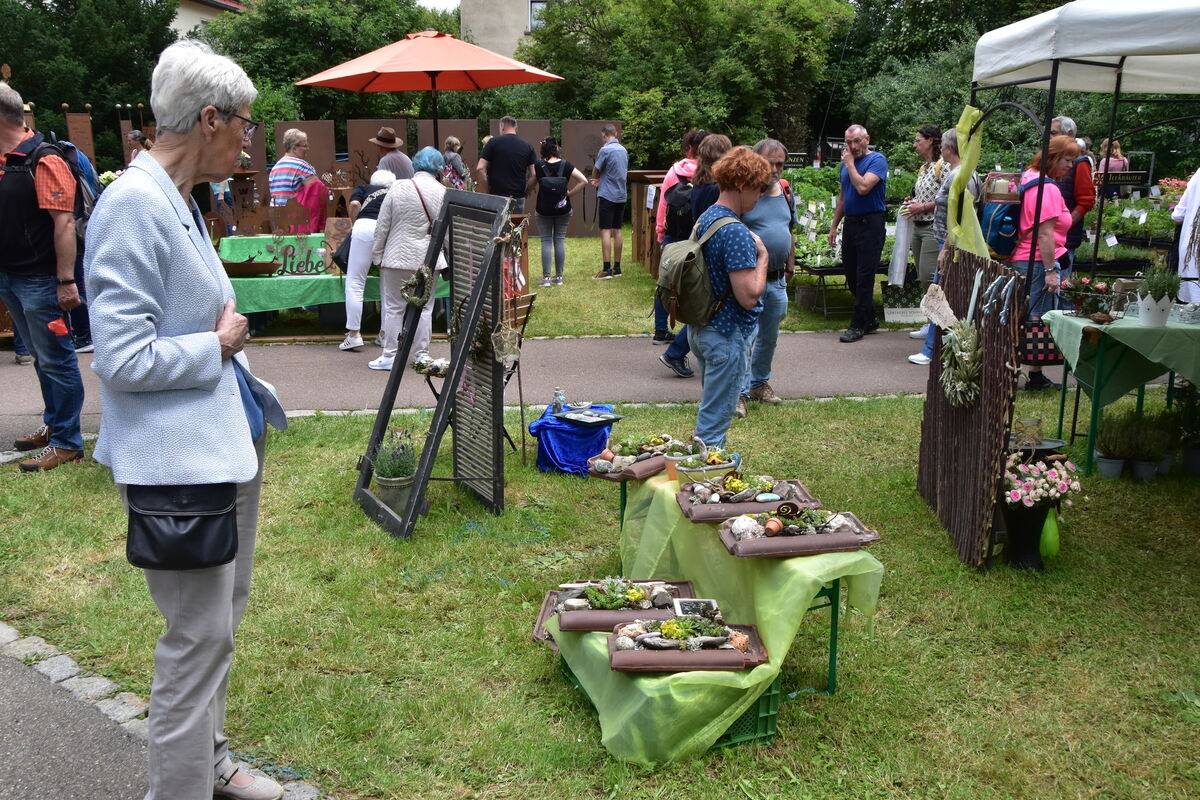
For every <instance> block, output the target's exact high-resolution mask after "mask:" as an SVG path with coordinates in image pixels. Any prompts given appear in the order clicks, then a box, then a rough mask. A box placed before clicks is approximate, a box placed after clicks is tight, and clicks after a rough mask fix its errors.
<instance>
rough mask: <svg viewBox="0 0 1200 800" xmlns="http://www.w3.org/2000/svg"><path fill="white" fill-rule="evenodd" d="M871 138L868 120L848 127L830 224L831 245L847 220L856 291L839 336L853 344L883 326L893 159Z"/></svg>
mask: <svg viewBox="0 0 1200 800" xmlns="http://www.w3.org/2000/svg"><path fill="white" fill-rule="evenodd" d="M870 143H871V137H870V135H869V134H868V133H867V129H866V128H864V127H863V126H862V125H851V126H850V127H849V128H847V129H846V146H845V148H844V149H843V150H842V172H841V184H842V190H841V193H840V194H838V199H837V208H836V209H834V212H833V224H832V225H831V226H830V228H829V246H830V247H836V246H837V231H838V224H839V223H841V222H842V220H845V221H846V227H845V230H844V231H843V232H842V269H843V271H844V272H845V275H846V285H847V286H848V287H850V291H851V292H853V294H854V316H853V317H852V318H851V320H850V327H849V328H847V329H846V331H845V333H843V334H842V335H841V337H840V339H839V340H840V341H842V342H847V343H848V342H857V341H858V340H859V339H861V338H863V335H864V334H867V333H871V332H873V331H875V330H877V329H878V328H879V316H878V314H876V312H875V271H876V270H877V269H878V268H879V258H880V256H881V255H882V254H883V238H884V230H883V229H884V216H883V212H884V207H885V206H884V202H885V199H886V195H887V174H888V163H887V159H886V158H884V156H883V154H882V153H873V152H871V150H870V148H869V147H868V145H869V144H870Z"/></svg>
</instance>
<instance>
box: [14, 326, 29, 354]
mask: <svg viewBox="0 0 1200 800" xmlns="http://www.w3.org/2000/svg"><path fill="white" fill-rule="evenodd" d="M13 349H14V350H16V351H17V355H19V356H27V355H29V348H28V347H26V346H25V340H24V339H22V338H21V334H20V332H19V331H18V330H17V329H16V327H15V326H14V327H13Z"/></svg>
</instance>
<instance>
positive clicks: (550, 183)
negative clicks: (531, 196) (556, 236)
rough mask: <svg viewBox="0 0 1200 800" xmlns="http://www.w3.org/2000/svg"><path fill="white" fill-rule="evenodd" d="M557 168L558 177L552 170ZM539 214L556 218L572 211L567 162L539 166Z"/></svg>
mask: <svg viewBox="0 0 1200 800" xmlns="http://www.w3.org/2000/svg"><path fill="white" fill-rule="evenodd" d="M556 167H557V172H558V174H557V175H552V174H550V170H551V169H553V168H556ZM537 171H538V173H539V175H538V194H537V213H538V214H540V215H541V216H543V217H556V216H561V215H562V214H566V213H567V212H568V211H570V210H571V205H570V203H568V202H567V162H566V159H560V160H559V162H558V163H557V164H550V163H549V162H546V161H542V162H540V163H539V164H538V170H537Z"/></svg>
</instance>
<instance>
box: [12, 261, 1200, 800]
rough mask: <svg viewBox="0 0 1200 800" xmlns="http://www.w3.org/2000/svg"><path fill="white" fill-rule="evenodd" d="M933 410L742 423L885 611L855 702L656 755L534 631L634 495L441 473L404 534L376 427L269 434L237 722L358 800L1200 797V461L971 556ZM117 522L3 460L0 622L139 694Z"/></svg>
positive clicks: (740, 433)
mask: <svg viewBox="0 0 1200 800" xmlns="http://www.w3.org/2000/svg"><path fill="white" fill-rule="evenodd" d="M626 280H627V281H628V280H629V279H626ZM617 283H618V285H620V284H619V282H617ZM630 283H632V282H631V281H630ZM627 285H628V284H627ZM589 286H590V284H589ZM572 288H574V287H570V286H568V287H567V290H568V291H570V290H571V289H572ZM1151 395H1152V397H1151V402H1155V401H1157V402H1158V403H1161V397H1162V394H1161V392H1157V393H1154V392H1152V393H1151ZM1056 402H1057V398H1056V397H1049V396H1041V397H1038V396H1034V397H1030V396H1025V395H1023V396H1022V397H1021V399H1020V405H1019V407H1018V413H1019V414H1020V415H1022V416H1031V415H1032V416H1040V417H1042V418H1043V419H1047V420H1051V419H1053V418H1054V414H1055V411H1056V408H1057V405H1056ZM1084 408H1085V410H1086V403H1085V406H1084ZM921 409H922V401H921V400H920V399H913V398H899V399H872V400H868V401H866V402H855V401H850V400H840V399H839V400H832V401H827V402H816V401H799V402H789V403H785V404H783V405H782V406H780V407H776V408H767V409H764V408H761V407H759V406H754V407H753V408H752V409H751V416H750V418H749V419H748V420H746V421H739V422H737V423H735V426H734V429H733V432H732V433H731V441H732V443H733V444H735V445H736V446H737V449H739V450H740V451H741V452H743V453H746V454H748V462H747V466H748V467H749V468H751V469H753V470H756V471H764V472H768V473H771V474H774V475H778V476H798V477H800V478H802V479H803V480H804V481H805V483H806V484H807V485H808V486H809V488H810V489H811V490H812V491H813V493H814V494H815V495H817V496H818V497H820V498H821V499H822V500H823V501H824V502H825V504H826V505H827V506H828V507H830V508H835V509H849V510H852V511H854V512H855V513H857V514H858V515H859V516H860V517H861V518H862V519H863V520H864V521H865V522H866V523H867V524H868V525H870V526H871V527H874V528H877V529H878V530H879V531H880V532H881V534H882V537H883V538H882V540H881V541H880V542H879V543H878V544H876V545H874V546H873V547H872V549H871V552H872V553H873V554H874V555H875V556H877V557H878V558H879V559H880V560H881V561H882V562H883V564H884V565H885V569H886V572H885V575H884V580H883V589H882V595H881V598H880V609H879V613H878V615H877V617H876V620H875V623H874V629H873V632H870V631H869V626H868V625H867V621H866V619H865V618H863V617H862V616H860V615H857V614H855V615H851V616H850V617H849V618H848V620H847V622H846V624H845V626H844V627H843V632H842V639H841V653H840V656H841V657H840V678H839V690H838V693H837V694H836V695H834V696H832V697H823V696H811V695H810V696H802V697H800V698H799V699H797V700H794V701H791V702H787V703H785V704H784V705H783V706H782V708H781V710H780V713H779V736H778V737H777V738H776V739H775V740H774V741H773V742H772V743H770V744H766V745H757V746H744V747H740V748H733V749H730V750H726V751H719V752H715V753H711V754H709V755H707V756H705V757H703V758H700V759H698V760H695V761H692V762H688V763H681V764H673V765H666V766H661V767H659V768H656V769H653V770H646V769H641V768H638V767H633V766H630V765H626V764H623V763H620V762H617V761H615V760H613V759H612V758H610V757H609V756H608V755H607V753H606V751H605V750H604V749H603V747H602V746H601V745H600V741H599V737H600V731H599V726H598V724H597V721H596V715H595V713H594V711H593V710H592V709H591V707H590V706H589V705H588V703H587V701H586V700H584V699H583V698H582V696H581V695H580V694H579V693H578V692H576V691H574V690H573V689H571V688H570V687H569V686H568V685H567V684H566V682H565V681H564V680H563V678H562V676H561V675H560V674H559V671H558V667H557V664H556V659H557V656H556V655H554V654H552V653H551V652H549V651H548V650H547V649H545V648H544V647H541V646H538V645H535V644H534V643H533V642H531V640H530V630H531V626H532V624H533V620H534V617H535V615H536V613H537V610H538V607H539V604H540V602H541V598H542V595H543V593H544V592H545V591H546V590H547V589H548V588H551V587H553V586H554V585H555V584H557V583H558V582H560V581H563V580H567V579H572V578H578V577H591V576H604V575H610V574H616V573H617V572H618V571H619V569H620V565H619V563H618V559H617V548H618V541H619V532H618V526H617V519H616V506H617V487H616V486H614V485H613V484H611V483H606V482H600V481H587V480H581V479H579V478H575V477H570V476H566V475H561V474H545V473H540V472H538V471H537V470H536V469H535V468H534V467H533V466H532V461H533V459H532V453H531V458H530V466H522V465H521V461H520V458H519V457H517V456H509V457H508V460H507V465H506V475H507V480H508V488H507V492H506V498H507V502H508V508H507V511H506V512H505V513H504V515H502V516H500V517H493V516H491V515H489V514H488V513H486V512H485V511H484V510H483V509H482V508H481V507H480V506H479V505H478V504H477V503H476V502H475V501H474V500H473V499H472V498H471V497H469V496H468V495H467V494H466V493H465V492H462V491H461V490H458V489H456V488H454V487H452V486H451V485H450V484H447V483H443V482H438V483H434V484H432V485H431V489H430V497H431V498H432V506H431V512H430V514H429V516H428V517H427V518H424V519H422V520H421V521H420V522H419V523H418V525H417V529H416V535H415V536H414V538H413V539H412V540H411V541H407V542H401V541H393V540H392V539H390V538H389V537H388V536H387V535H386V534H384V533H383V532H382V531H381V530H380V529H379V528H377V527H375V526H374V525H373V524H372V523H370V522H368V521H367V520H366V518H365V517H364V516H363V514H362V513H361V511H360V510H359V509H358V508H357V506H355V505H354V504H353V503H352V502H351V499H350V495H351V491H352V487H353V483H354V479H355V472H354V470H353V464H354V462H355V459H356V458H357V456H358V455H359V454H360V453H361V451H362V449H363V446H364V444H365V440H366V438H367V436H368V433H369V429H370V425H371V419H370V418H366V417H350V418H346V417H330V416H318V417H315V418H310V419H304V420H297V421H295V422H294V423H293V426H292V428H291V429H290V430H288V431H287V432H285V433H282V434H278V433H272V435H271V440H270V443H269V448H268V461H267V470H266V478H265V484H264V490H263V508H262V517H261V527H260V532H259V548H258V562H257V571H256V577H255V584H254V591H253V593H252V595H251V599H250V606H249V610H248V613H247V616H246V620H245V622H244V624H243V626H242V629H241V632H240V633H239V637H238V651H237V655H236V658H235V659H234V668H233V673H232V679H231V686H230V705H229V724H228V726H227V729H228V732H229V733H230V735H231V738H232V740H233V743H234V745H235V747H236V749H237V750H238V751H239V752H243V753H245V752H249V753H253V754H255V755H257V757H259V758H260V759H262V760H263V761H266V762H274V763H278V764H282V765H287V766H291V767H294V768H297V769H299V770H301V771H303V772H306V773H307V774H309V775H310V776H311V778H312V779H313V780H314V781H315V782H317V783H318V784H319V785H320V786H321V787H323V788H324V789H326V790H328V791H330V792H331V793H334V794H335V795H337V796H338V797H342V798H347V797H355V798H411V797H429V798H545V799H546V800H562V799H563V798H623V797H631V798H633V797H647V798H688V799H689V800H690V799H691V798H701V799H705V800H707V799H709V798H711V800H728V798H749V799H750V800H759V799H760V798H761V799H763V800H765V799H766V798H780V799H782V798H788V799H789V800H791V799H793V798H831V797H848V798H877V797H878V798H906V799H907V798H939V799H940V798H979V799H980V800H994V799H995V798H1082V797H1103V798H1147V799H1150V798H1154V799H1157V798H1168V797H1169V798H1193V797H1197V796H1200V766H1198V765H1197V760H1196V756H1195V739H1196V732H1197V728H1196V724H1197V721H1198V720H1200V713H1197V710H1196V709H1195V708H1194V707H1189V706H1188V705H1187V704H1186V703H1182V702H1179V701H1175V700H1172V699H1170V694H1171V693H1176V692H1179V691H1181V690H1187V689H1191V690H1195V689H1197V688H1200V686H1198V684H1200V675H1198V674H1197V673H1198V666H1200V639H1198V638H1197V636H1196V617H1197V610H1198V600H1200V588H1198V583H1197V581H1196V575H1197V569H1198V567H1200V550H1198V548H1197V547H1196V539H1195V534H1196V529H1197V526H1196V519H1197V518H1198V517H1200V492H1197V483H1196V478H1195V477H1193V476H1184V475H1178V474H1175V475H1172V476H1171V477H1169V478H1167V479H1160V480H1159V481H1157V482H1154V483H1151V484H1145V485H1142V484H1134V483H1132V482H1130V481H1128V480H1117V481H1105V480H1103V479H1100V478H1096V477H1092V478H1088V479H1086V486H1085V488H1086V494H1087V495H1088V496H1089V498H1090V500H1088V501H1087V502H1080V503H1078V504H1077V505H1076V507H1075V508H1073V509H1070V510H1069V512H1068V524H1067V526H1066V528H1065V530H1064V533H1063V551H1062V554H1061V555H1060V557H1059V558H1057V559H1056V560H1054V561H1052V562H1050V564H1049V566H1048V569H1047V570H1046V572H1045V573H1043V574H1030V573H1023V572H1014V571H1012V570H1010V569H1008V568H1007V567H1005V566H1003V565H1000V566H997V567H995V568H993V569H992V570H991V571H988V572H980V571H977V570H975V569H972V568H969V567H966V566H964V565H962V564H960V563H959V562H958V559H957V557H956V556H955V553H954V551H953V549H952V547H951V544H950V541H949V538H948V536H947V534H946V533H945V532H944V531H943V530H942V529H941V527H940V526H939V525H938V523H937V521H936V519H935V517H934V516H933V514H932V513H931V512H930V510H929V509H928V508H927V506H926V505H925V503H924V502H923V501H922V500H921V499H920V497H919V496H918V495H917V493H916V490H915V488H914V483H915V470H916V459H917V445H918V438H919V430H920V415H921ZM624 413H626V414H627V418H626V419H625V420H624V421H623V422H622V423H621V430H622V432H623V433H630V434H632V433H639V432H649V431H660V430H668V431H674V432H677V433H679V434H682V433H684V432H686V431H687V430H689V429H690V427H691V425H692V422H693V419H694V413H695V409H694V407H688V406H677V407H669V408H626V409H624ZM514 417H515V415H514ZM517 424H518V423H516V421H515V419H510V420H509V429H510V430H511V431H513V432H514V433H515V432H516V430H517ZM781 432H783V433H784V434H785V435H780V434H781ZM447 450H448V448H447ZM445 461H446V459H443V463H440V464H439V469H438V471H437V474H441V475H445V474H447V473H448V470H449V467H448V464H447V463H444V462H445ZM123 532H124V522H123V519H122V514H121V509H120V505H119V503H118V500H117V495H116V492H115V490H114V488H113V486H112V484H111V480H110V477H109V474H108V472H107V471H106V470H105V469H103V468H102V467H100V466H99V465H97V464H95V463H87V464H84V465H80V466H68V467H63V468H61V469H58V470H55V471H54V472H51V473H48V474H44V475H21V474H18V473H17V471H16V470H15V468H14V467H12V466H11V465H10V466H9V467H8V468H7V469H5V470H4V471H3V472H2V473H0V576H2V578H0V618H3V619H4V620H5V621H7V622H10V623H12V624H14V625H16V626H18V627H19V628H20V629H21V630H22V632H23V633H25V634H27V635H29V634H36V635H40V636H43V637H45V638H46V639H48V640H49V641H50V642H52V643H54V644H56V645H57V646H59V647H60V648H63V649H64V650H66V651H68V652H70V653H71V654H72V655H73V656H74V657H75V658H76V659H77V660H78V661H79V662H80V663H81V664H82V665H83V666H84V667H85V668H86V669H89V670H92V671H95V672H98V673H101V674H103V675H106V676H107V677H109V678H111V679H113V680H114V681H116V682H118V683H119V684H120V685H121V687H122V688H123V689H127V690H132V691H135V692H138V693H140V694H143V695H145V694H147V693H148V691H149V686H150V679H151V670H152V661H151V659H152V651H153V647H154V640H155V637H156V636H157V635H158V633H159V632H160V629H161V621H160V618H159V617H158V615H157V613H156V611H155V609H154V607H153V604H152V603H151V601H150V598H149V596H148V594H147V592H146V589H145V586H144V583H143V580H142V578H141V575H140V574H139V573H138V571H137V570H134V569H133V568H131V567H130V566H129V565H128V564H126V563H125V560H124V552H123ZM826 620H827V617H825V615H824V614H823V613H814V614H813V615H811V616H810V618H809V619H808V620H807V623H806V625H805V626H804V628H803V629H802V631H801V634H800V636H799V637H798V639H797V640H796V643H795V645H794V647H793V648H792V651H791V653H790V655H789V656H788V659H787V661H786V663H785V666H784V671H783V676H784V681H785V688H796V687H799V686H805V685H813V684H818V685H819V684H820V682H821V681H822V675H823V669H824V660H825V655H826V654H825V650H824V634H825V631H826V624H827V623H826Z"/></svg>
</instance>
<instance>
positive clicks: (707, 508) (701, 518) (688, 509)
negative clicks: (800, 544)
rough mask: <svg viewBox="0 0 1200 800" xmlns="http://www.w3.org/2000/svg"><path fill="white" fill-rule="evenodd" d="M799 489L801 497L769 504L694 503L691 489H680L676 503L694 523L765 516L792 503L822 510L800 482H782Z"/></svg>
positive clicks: (799, 506) (818, 501)
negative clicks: (749, 515)
mask: <svg viewBox="0 0 1200 800" xmlns="http://www.w3.org/2000/svg"><path fill="white" fill-rule="evenodd" d="M780 483H787V484H791V485H792V486H795V487H796V488H797V489H799V493H800V496H799V497H794V498H792V499H790V500H771V501H770V502H767V503H753V502H751V503H693V502H692V495H693V494H695V493H694V492H693V491H692V490H691V489H690V488H689V489H680V490H679V491H678V492H676V493H675V502H677V503H679V509H680V511H682V512H683V515H684V516H685V517H687V518H688V519H690V520H691V521H692V522H723V521H725V520H727V519H729V518H730V517H737V516H740V515H742V514H765V513H769V512H772V511H778V510H779V508H780V507H781V506H784V505H787V504H789V503H791V504H792V505H794V506H796V508H798V509H799V508H820V507H821V501H820V500H818V499H817V498H815V497H813V496H812V494H811V493H810V492H809V491H808V489H807V488H806V487H805V486H804V484H803V483H801V482H800V481H780Z"/></svg>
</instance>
